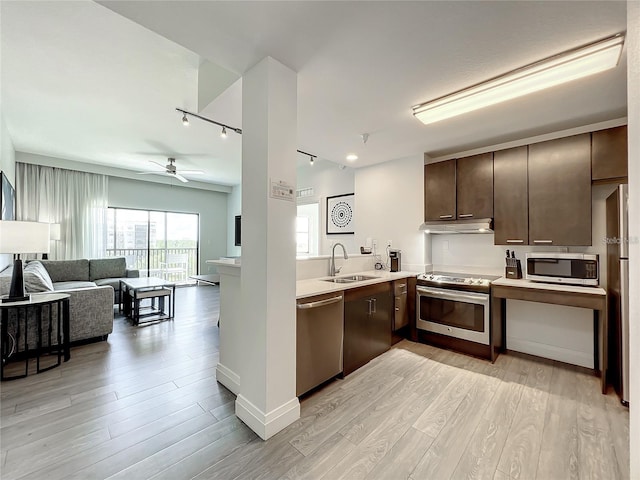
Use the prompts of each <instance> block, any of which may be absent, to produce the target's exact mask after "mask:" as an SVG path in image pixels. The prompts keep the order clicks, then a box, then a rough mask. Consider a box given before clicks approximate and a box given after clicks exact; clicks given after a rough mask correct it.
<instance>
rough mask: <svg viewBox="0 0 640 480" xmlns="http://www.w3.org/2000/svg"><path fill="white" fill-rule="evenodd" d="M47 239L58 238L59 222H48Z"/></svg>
mask: <svg viewBox="0 0 640 480" xmlns="http://www.w3.org/2000/svg"><path fill="white" fill-rule="evenodd" d="M49 240H60V224H59V223H50V224H49Z"/></svg>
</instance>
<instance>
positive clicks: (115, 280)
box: [95, 278, 120, 291]
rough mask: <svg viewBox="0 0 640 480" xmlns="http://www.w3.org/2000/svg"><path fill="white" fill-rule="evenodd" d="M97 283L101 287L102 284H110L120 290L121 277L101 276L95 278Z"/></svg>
mask: <svg viewBox="0 0 640 480" xmlns="http://www.w3.org/2000/svg"><path fill="white" fill-rule="evenodd" d="M95 282H96V285H98V286H99V287H100V286H102V285H109V286H110V287H113V289H114V290H116V291H117V290H120V278H99V279H97V280H95Z"/></svg>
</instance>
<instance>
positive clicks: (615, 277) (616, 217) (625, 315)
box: [606, 185, 629, 406]
mask: <svg viewBox="0 0 640 480" xmlns="http://www.w3.org/2000/svg"><path fill="white" fill-rule="evenodd" d="M627 199H628V186H627V185H619V186H618V188H617V189H616V191H615V192H613V193H612V194H611V195H610V196H609V198H607V238H606V242H607V291H608V292H607V293H608V298H609V309H608V310H609V316H608V320H609V368H610V370H609V372H610V377H609V380H610V381H611V383H612V384H613V386H614V387H615V389H616V391H617V392H618V394H619V395H620V401H621V402H622V404H623V405H627V406H628V405H629V230H628V223H629V214H628V209H627Z"/></svg>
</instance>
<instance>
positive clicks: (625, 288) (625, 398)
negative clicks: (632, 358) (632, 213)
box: [620, 260, 629, 405]
mask: <svg viewBox="0 0 640 480" xmlns="http://www.w3.org/2000/svg"><path fill="white" fill-rule="evenodd" d="M620 336H621V349H622V352H621V353H622V372H621V374H622V392H621V393H622V395H621V396H622V403H623V404H625V405H628V404H629V260H620Z"/></svg>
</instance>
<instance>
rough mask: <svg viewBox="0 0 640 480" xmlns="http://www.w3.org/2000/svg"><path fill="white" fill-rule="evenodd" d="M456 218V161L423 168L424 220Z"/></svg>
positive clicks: (433, 164)
mask: <svg viewBox="0 0 640 480" xmlns="http://www.w3.org/2000/svg"><path fill="white" fill-rule="evenodd" d="M455 218H456V161H455V160H447V161H445V162H438V163H431V164H429V165H425V166H424V219H425V221H428V220H454V219H455Z"/></svg>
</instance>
